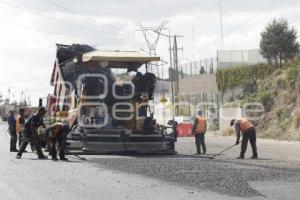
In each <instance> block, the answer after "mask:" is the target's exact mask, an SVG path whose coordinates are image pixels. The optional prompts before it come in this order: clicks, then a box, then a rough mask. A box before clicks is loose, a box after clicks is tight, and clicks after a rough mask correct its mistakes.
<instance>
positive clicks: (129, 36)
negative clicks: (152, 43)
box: [0, 0, 300, 105]
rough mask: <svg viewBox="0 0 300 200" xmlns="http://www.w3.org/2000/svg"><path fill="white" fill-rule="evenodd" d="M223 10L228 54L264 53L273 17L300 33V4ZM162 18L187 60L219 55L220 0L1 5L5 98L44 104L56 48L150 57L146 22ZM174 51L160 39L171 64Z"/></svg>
mask: <svg viewBox="0 0 300 200" xmlns="http://www.w3.org/2000/svg"><path fill="white" fill-rule="evenodd" d="M221 5H222V6H221V8H222V9H221V10H222V25H223V49H224V50H246V49H256V48H259V41H260V33H261V32H262V31H263V29H264V27H265V26H266V25H267V24H268V23H270V22H271V21H272V19H274V18H284V19H287V20H288V22H289V23H290V25H291V26H294V28H295V29H296V30H298V31H300V20H299V19H300V12H299V10H300V0H221ZM163 21H166V22H167V24H166V25H165V29H164V30H163V33H164V34H169V30H170V33H171V35H175V34H176V35H180V36H182V37H179V38H178V47H180V48H181V47H182V50H180V51H179V56H180V62H186V61H192V60H199V59H204V58H210V57H216V52H217V50H220V49H221V48H222V42H221V31H220V30H221V28H220V27H221V26H220V24H221V23H220V0H86V1H82V0H0V27H1V29H0V61H1V64H0V93H1V94H2V95H4V96H5V97H10V98H11V100H16V101H20V100H21V99H31V102H32V104H33V105H37V102H38V98H39V97H46V96H47V94H49V93H51V92H52V90H53V88H52V87H51V86H50V76H51V72H52V69H53V64H54V61H55V51H56V46H55V44H56V43H60V44H73V43H80V44H89V45H91V46H94V47H96V48H98V49H110V50H115V49H118V50H142V51H146V52H147V51H148V47H147V43H146V42H145V39H144V37H143V34H142V33H141V32H140V31H138V30H139V29H140V27H139V25H140V24H142V25H143V26H151V27H157V26H159V25H160V24H161V23H162V22H163ZM149 37H150V39H153V38H154V37H155V35H149ZM168 48H169V43H168V38H167V37H164V36H161V37H160V39H159V42H158V45H157V48H156V51H157V54H158V55H160V56H161V57H162V59H163V60H166V61H168V57H169V54H168ZM164 67H165V68H164V70H167V67H168V66H167V65H165V66H164ZM8 91H10V93H9V92H8ZM22 94H23V95H22Z"/></svg>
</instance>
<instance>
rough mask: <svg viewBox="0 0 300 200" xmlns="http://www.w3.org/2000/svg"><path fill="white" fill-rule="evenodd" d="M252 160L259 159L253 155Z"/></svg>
mask: <svg viewBox="0 0 300 200" xmlns="http://www.w3.org/2000/svg"><path fill="white" fill-rule="evenodd" d="M250 159H258V157H257V155H253V156H252V157H251V158H250Z"/></svg>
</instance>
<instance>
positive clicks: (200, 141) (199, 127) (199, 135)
mask: <svg viewBox="0 0 300 200" xmlns="http://www.w3.org/2000/svg"><path fill="white" fill-rule="evenodd" d="M205 132H206V119H205V117H203V115H202V111H199V112H198V116H197V117H196V119H195V122H194V126H193V134H194V135H195V142H196V148H197V154H198V155H199V154H201V146H202V150H203V154H205V153H206V145H205V137H204V135H205Z"/></svg>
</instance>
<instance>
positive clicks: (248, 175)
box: [90, 156, 300, 197]
mask: <svg viewBox="0 0 300 200" xmlns="http://www.w3.org/2000/svg"><path fill="white" fill-rule="evenodd" d="M90 161H91V162H93V163H96V164H97V165H100V166H101V167H104V168H107V169H111V170H117V171H122V172H126V173H132V174H138V175H144V176H149V177H153V178H158V179H161V180H163V181H168V182H172V183H174V184H179V185H184V186H191V187H196V188H198V189H199V191H200V190H210V191H213V192H218V193H220V194H226V195H230V196H240V197H253V196H261V194H260V193H259V192H258V191H256V190H254V189H253V188H251V187H250V186H249V182H252V181H271V180H280V181H284V180H290V179H291V178H292V177H299V174H300V173H299V172H300V171H299V170H298V169H291V168H276V167H268V166H255V165H249V164H247V163H237V162H230V161H229V162H228V161H227V162H225V161H221V160H209V159H205V158H195V157H180V156H174V157H164V156H160V157H155V156H146V157H143V156H137V157H117V158H113V157H107V158H105V157H102V158H93V159H91V160H90ZM298 180H300V178H299V179H298Z"/></svg>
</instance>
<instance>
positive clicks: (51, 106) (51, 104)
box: [47, 94, 56, 115]
mask: <svg viewBox="0 0 300 200" xmlns="http://www.w3.org/2000/svg"><path fill="white" fill-rule="evenodd" d="M47 99H48V102H47V111H48V114H49V115H52V114H53V113H55V111H56V110H55V109H56V97H55V96H54V95H50V94H49V95H48V98H47Z"/></svg>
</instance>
